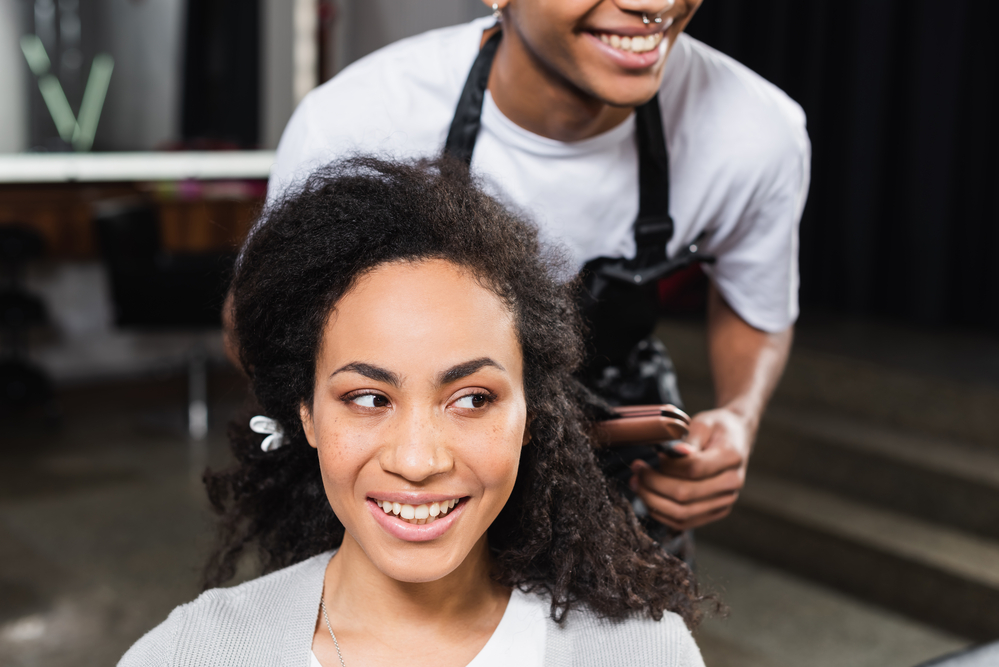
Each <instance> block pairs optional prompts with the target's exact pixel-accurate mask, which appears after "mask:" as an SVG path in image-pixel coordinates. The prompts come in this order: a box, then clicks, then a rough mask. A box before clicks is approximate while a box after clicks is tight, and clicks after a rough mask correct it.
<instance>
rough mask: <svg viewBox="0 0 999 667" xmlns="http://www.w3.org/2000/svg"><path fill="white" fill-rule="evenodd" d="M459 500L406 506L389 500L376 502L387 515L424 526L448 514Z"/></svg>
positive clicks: (453, 499)
mask: <svg viewBox="0 0 999 667" xmlns="http://www.w3.org/2000/svg"><path fill="white" fill-rule="evenodd" d="M458 500H460V499H459V498H452V499H451V500H442V501H441V502H439V503H430V504H429V505H405V504H402V503H392V502H389V501H387V500H376V501H375V502H376V503H378V506H379V507H381V508H382V510H384V511H385V513H386V514H394V515H396V516H397V517H399V518H400V519H403V520H404V521H407V522H408V523H415V524H418V525H422V524H425V523H430V522H432V521H433V520H434V519H436V518H437V517H439V516H444V515H445V514H447V513H448V511H449V510H451V509H453V508H454V506H455V505H456V504H458Z"/></svg>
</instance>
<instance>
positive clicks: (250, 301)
mask: <svg viewBox="0 0 999 667" xmlns="http://www.w3.org/2000/svg"><path fill="white" fill-rule="evenodd" d="M428 259H443V260H446V261H448V262H451V263H453V264H455V265H457V266H460V267H462V268H465V269H467V270H469V271H470V272H471V273H472V274H473V275H475V276H476V277H477V279H478V280H480V281H481V283H482V284H483V286H485V287H487V288H488V289H490V290H492V291H493V292H494V293H495V294H496V295H497V296H498V297H499V298H500V299H501V300H502V301H503V302H504V303H506V304H507V305H508V307H509V308H510V309H511V311H512V313H513V314H514V317H515V322H516V327H517V331H518V335H519V340H520V345H521V349H522V352H523V357H524V389H525V395H526V400H527V410H528V414H529V415H530V426H529V429H530V435H531V439H530V443H529V444H528V445H527V446H525V447H524V448H523V450H522V453H521V462H520V469H519V472H518V476H517V480H516V483H515V486H514V489H513V492H512V495H511V496H510V499H509V501H508V502H507V503H506V505H505V507H504V508H503V510H502V511H501V512H500V514H499V516H498V517H497V519H496V521H495V522H494V523H493V524H492V526H491V527H490V528H489V530H488V542H489V545H490V547H491V551H492V554H493V556H494V561H495V567H496V570H495V573H494V576H495V578H496V580H497V581H499V582H500V583H502V584H505V585H508V586H517V587H520V588H522V589H524V590H543V591H545V592H547V593H548V594H549V595H550V596H551V601H552V602H551V613H552V618H554V619H555V620H557V621H559V622H561V621H562V620H563V619H564V618H565V615H566V613H567V612H569V610H570V609H571V608H572V607H574V606H576V605H579V604H582V605H585V606H587V607H588V608H590V609H591V610H593V611H594V612H596V613H598V614H600V615H602V616H605V617H608V618H623V617H625V616H627V615H630V614H634V613H645V614H648V615H649V616H651V617H652V618H655V619H659V618H661V616H662V613H663V612H664V611H673V612H676V613H677V614H679V615H680V616H682V617H683V619H684V620H685V621H686V622H687V624H688V626H691V627H693V626H694V625H696V623H697V620H698V618H699V610H698V600H699V598H698V595H697V591H696V585H695V584H694V582H693V577H692V574H691V572H690V570H689V569H688V568H687V566H686V565H685V564H684V563H683V562H681V561H680V560H678V559H676V558H674V557H672V556H669V555H667V554H666V553H665V552H663V551H662V549H661V548H659V546H658V545H657V544H656V543H655V542H653V540H652V539H651V538H649V537H648V535H646V534H645V532H644V531H643V530H642V528H641V527H640V525H639V523H638V521H637V519H636V518H635V515H634V513H633V512H632V510H631V506H630V505H629V504H628V503H627V502H626V501H625V500H624V499H623V498H622V497H621V495H620V494H619V493H617V492H615V491H612V490H611V488H610V487H609V485H608V481H607V479H606V478H605V477H604V475H603V474H602V473H601V471H600V469H599V467H598V464H597V461H596V458H595V456H594V452H593V448H592V444H591V443H592V439H591V433H592V420H591V419H590V418H589V417H588V416H587V415H588V414H589V413H588V411H587V405H588V404H589V403H590V402H591V401H590V396H589V394H588V393H587V391H586V390H585V389H584V388H583V387H582V385H581V384H580V383H579V382H578V381H577V380H576V378H575V377H574V372H575V371H576V370H577V368H578V367H579V365H580V364H581V362H582V352H581V350H582V338H581V335H580V329H581V325H580V320H579V316H578V314H577V310H576V308H575V304H574V286H573V284H566V283H565V282H564V281H563V282H560V281H559V280H558V279H557V275H559V274H558V273H557V271H558V263H557V261H556V260H553V259H552V258H551V257H550V256H548V257H546V256H545V255H544V254H543V253H542V250H541V245H540V243H539V240H538V233H537V230H536V229H535V227H534V226H533V225H531V224H529V223H528V222H525V221H524V220H522V219H521V218H519V217H518V216H517V215H515V214H513V213H511V212H510V211H508V210H506V209H505V208H504V207H503V206H501V205H500V204H499V203H497V202H496V201H495V200H494V199H492V198H490V197H489V196H488V195H486V194H484V193H483V191H482V190H481V189H480V187H479V186H478V184H477V183H476V182H475V180H474V179H473V178H472V177H471V176H470V175H469V173H468V169H467V167H466V166H465V165H464V164H463V163H460V162H455V161H452V160H449V159H447V158H440V159H437V160H433V161H422V162H413V163H390V162H385V161H381V160H378V159H375V158H369V157H355V158H351V159H349V160H345V161H342V162H339V163H335V164H333V165H331V166H329V167H327V168H325V169H322V170H320V171H318V172H317V173H315V174H314V175H313V176H311V178H309V179H308V181H307V182H306V183H305V185H304V186H303V187H302V188H301V189H300V190H296V191H294V192H292V193H291V194H289V195H287V196H285V197H284V198H283V199H282V200H280V201H278V202H276V203H274V204H272V205H271V206H269V207H268V208H267V209H266V210H265V211H264V213H263V214H262V217H261V220H260V224H259V225H258V226H257V228H256V231H255V232H254V233H253V234H252V235H251V237H250V238H249V240H248V241H247V243H246V245H245V247H244V249H243V254H242V257H241V260H240V262H239V264H238V267H237V270H236V274H235V277H234V279H233V282H232V289H231V297H232V312H233V325H234V333H235V335H236V338H237V339H238V341H239V354H240V359H241V361H242V364H243V368H244V369H246V370H247V373H248V374H249V376H250V379H251V382H252V387H253V393H254V395H255V398H256V400H257V401H258V402H259V408H260V409H262V410H263V414H267V415H268V416H270V417H272V418H274V419H276V420H277V421H278V422H279V423H280V424H281V425H282V427H283V428H284V432H285V443H286V444H285V445H284V446H283V447H282V448H280V449H278V450H276V451H272V452H270V453H264V452H262V451H261V449H260V441H261V437H260V436H259V435H255V434H254V433H252V432H251V431H250V430H249V428H248V427H247V426H246V423H247V422H246V421H242V422H238V423H234V424H232V425H231V426H230V438H231V441H232V451H233V453H234V454H235V458H236V461H237V463H236V464H235V466H234V467H233V468H231V469H229V470H226V471H222V472H214V473H213V472H208V473H206V479H205V481H206V485H207V487H208V495H209V498H210V499H211V502H212V505H213V507H214V508H215V509H216V510H217V511H218V512H219V513H220V514H221V537H220V543H219V545H218V547H217V549H216V551H215V553H214V554H213V556H212V558H211V560H210V562H209V565H208V567H207V569H206V584H207V585H209V586H211V585H218V584H220V583H222V582H224V581H226V580H228V579H230V578H231V577H232V576H233V575H234V573H235V568H236V564H237V561H238V559H239V557H240V555H241V554H242V553H243V552H244V551H245V550H246V549H247V547H249V546H251V545H253V544H255V545H256V546H257V550H258V553H259V557H260V561H261V566H262V568H263V570H264V571H265V572H269V571H273V570H276V569H279V568H282V567H285V566H287V565H290V564H292V563H295V562H298V561H301V560H304V559H306V558H308V557H310V556H313V555H316V554H318V553H321V552H323V551H326V550H329V549H333V548H335V547H337V546H338V545H339V544H340V542H341V540H342V539H343V532H344V529H343V526H342V525H341V524H340V522H339V521H338V520H337V518H336V516H335V515H334V513H333V511H332V509H331V508H330V505H329V502H328V500H327V498H326V494H325V492H324V489H323V483H322V479H321V477H320V470H319V460H318V455H317V453H316V450H314V449H313V448H312V447H310V446H309V445H308V443H307V442H306V438H305V434H304V432H303V430H302V425H301V421H300V416H299V406H300V405H302V404H303V403H304V404H306V405H310V404H311V402H312V398H313V389H314V386H315V369H316V359H317V354H318V351H319V345H320V342H321V336H322V333H323V331H324V327H325V324H326V322H327V319H328V317H329V316H330V313H331V312H332V310H333V308H334V306H335V304H336V303H337V301H338V300H339V299H340V298H341V297H342V296H343V295H344V294H345V293H346V292H347V290H348V289H350V287H351V285H353V284H354V283H355V281H357V279H358V278H359V277H360V276H362V275H364V274H365V273H366V272H369V271H371V270H373V269H374V268H376V267H378V266H380V265H383V264H385V263H387V262H397V261H421V260H428Z"/></svg>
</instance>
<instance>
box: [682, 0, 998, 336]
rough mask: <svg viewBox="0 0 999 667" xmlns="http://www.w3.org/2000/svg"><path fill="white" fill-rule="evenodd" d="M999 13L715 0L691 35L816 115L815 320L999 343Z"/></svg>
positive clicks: (967, 5)
mask: <svg viewBox="0 0 999 667" xmlns="http://www.w3.org/2000/svg"><path fill="white" fill-rule="evenodd" d="M997 19H999V3H996V2H994V1H993V0H950V1H949V2H946V3H940V2H929V1H927V0H908V1H905V2H903V1H901V0H898V1H891V0H865V1H863V2H859V1H857V0H854V1H853V2H832V1H830V0H808V1H807V2H802V1H801V0H754V1H753V2H744V1H741V0H705V2H704V4H703V5H702V7H701V8H700V10H698V13H697V15H696V16H695V17H694V19H693V21H692V22H691V24H690V26H689V29H688V32H689V33H690V34H691V35H692V36H694V37H696V38H698V39H700V40H702V41H704V42H706V43H708V44H710V45H711V46H713V47H715V48H717V49H719V50H721V51H723V52H725V53H727V54H728V55H730V56H732V57H734V58H735V59H737V60H739V61H741V62H742V63H744V64H745V65H747V66H749V67H750V68H752V69H753V70H755V71H756V72H758V73H759V74H761V75H762V76H764V77H766V78H767V79H769V80H770V81H772V82H773V83H775V84H776V85H777V86H779V87H780V88H782V89H783V90H784V91H785V92H787V93H788V94H789V95H790V96H791V97H792V98H794V99H795V100H796V101H797V102H798V103H799V104H801V106H802V107H804V109H805V112H806V113H807V115H808V131H809V135H810V136H811V140H812V148H813V161H812V187H811V193H810V195H809V201H808V206H807V208H806V210H805V215H804V218H803V221H802V231H801V274H802V284H801V299H802V307H803V311H804V312H806V313H807V312H808V309H813V310H826V311H835V312H841V313H848V314H851V315H859V316H868V317H869V316H874V317H879V318H891V319H897V320H903V321H907V322H912V323H920V324H933V325H948V326H962V327H965V326H970V327H975V328H989V329H991V330H993V331H999V261H997V258H999V211H997V195H999V168H997V158H996V156H997V152H999V132H997V121H999V94H997V93H999V91H997V88H999V39H997V38H996V37H995V35H994V31H995V26H996V24H997Z"/></svg>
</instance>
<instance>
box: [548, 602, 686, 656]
mask: <svg viewBox="0 0 999 667" xmlns="http://www.w3.org/2000/svg"><path fill="white" fill-rule="evenodd" d="M545 653H546V657H545V664H546V665H552V666H553V667H557V666H560V665H574V666H576V665H594V666H596V665H600V666H602V667H615V666H618V665H620V666H621V667H625V666H626V665H627V666H631V665H656V666H657V667H658V666H662V667H704V659H703V658H702V657H701V651H700V649H698V648H697V644H696V643H695V642H694V638H693V636H691V634H690V630H688V629H687V626H686V624H685V623H684V622H683V619H682V618H680V616H678V615H677V614H674V613H672V612H664V613H663V616H662V618H661V619H659V620H658V621H657V620H655V619H652V618H649V617H648V616H644V615H643V616H638V615H635V616H631V617H628V618H626V619H622V620H615V619H608V618H604V617H602V616H600V615H599V614H597V613H595V612H593V611H591V610H590V609H588V608H586V607H583V608H578V607H577V608H573V609H572V610H571V611H569V613H568V614H567V615H566V618H565V621H564V622H563V623H561V624H559V623H556V622H555V621H553V620H551V619H550V618H549V621H548V640H547V646H546V651H545Z"/></svg>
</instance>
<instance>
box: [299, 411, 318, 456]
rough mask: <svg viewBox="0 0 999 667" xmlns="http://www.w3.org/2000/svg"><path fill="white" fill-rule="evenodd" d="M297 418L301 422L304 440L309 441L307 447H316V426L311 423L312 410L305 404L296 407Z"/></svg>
mask: <svg viewBox="0 0 999 667" xmlns="http://www.w3.org/2000/svg"><path fill="white" fill-rule="evenodd" d="M298 417H299V419H301V420H302V430H303V431H305V439H306V440H308V441H309V446H310V447H312V448H313V449H315V447H316V425H315V424H313V423H312V410H310V409H309V406H307V405H306V404H305V403H302V404H301V405H299V406H298Z"/></svg>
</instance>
